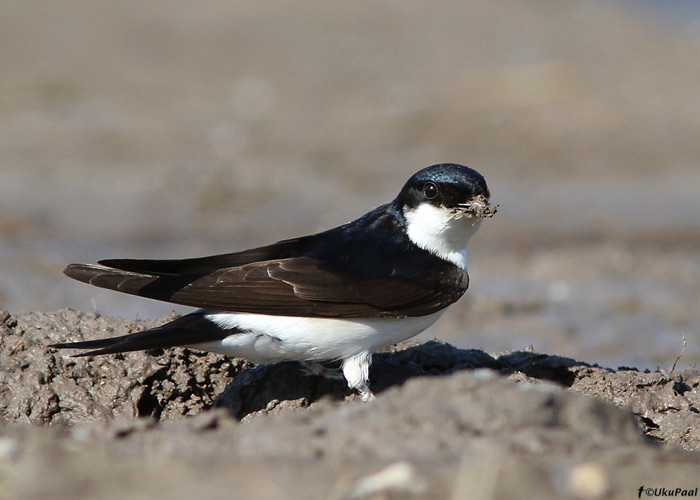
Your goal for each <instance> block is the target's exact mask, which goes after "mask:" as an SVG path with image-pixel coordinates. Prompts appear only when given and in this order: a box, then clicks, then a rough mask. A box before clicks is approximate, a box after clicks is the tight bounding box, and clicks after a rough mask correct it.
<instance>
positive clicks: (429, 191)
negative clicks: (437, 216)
mask: <svg viewBox="0 0 700 500" xmlns="http://www.w3.org/2000/svg"><path fill="white" fill-rule="evenodd" d="M423 195H424V196H425V197H426V198H428V199H429V200H432V199H433V198H435V197H436V196H437V195H438V187H437V184H435V183H434V182H426V183H425V184H424V185H423Z"/></svg>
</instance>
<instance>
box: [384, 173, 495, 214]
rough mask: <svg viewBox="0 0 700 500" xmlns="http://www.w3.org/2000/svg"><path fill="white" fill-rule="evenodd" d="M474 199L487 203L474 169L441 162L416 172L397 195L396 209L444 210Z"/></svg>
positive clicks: (486, 191)
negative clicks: (423, 206)
mask: <svg viewBox="0 0 700 500" xmlns="http://www.w3.org/2000/svg"><path fill="white" fill-rule="evenodd" d="M477 196H483V197H484V198H486V199H487V200H488V198H489V196H490V194H489V189H488V187H487V186H486V181H485V180H484V177H483V176H482V175H481V174H480V173H479V172H477V171H476V170H474V169H473V168H469V167H465V166H464V165H457V164H456V163H440V164H438V165H432V166H430V167H426V168H424V169H422V170H419V171H418V172H416V173H415V174H414V175H413V177H411V178H410V179H409V180H408V181H407V182H406V184H405V185H404V187H403V189H401V192H400V193H399V196H398V197H397V199H396V201H397V202H398V204H399V206H405V207H408V208H414V207H416V206H418V205H419V204H421V203H430V204H432V205H435V206H442V207H445V208H455V207H457V206H459V205H463V204H465V203H467V202H469V201H471V200H473V199H474V198H476V197H477Z"/></svg>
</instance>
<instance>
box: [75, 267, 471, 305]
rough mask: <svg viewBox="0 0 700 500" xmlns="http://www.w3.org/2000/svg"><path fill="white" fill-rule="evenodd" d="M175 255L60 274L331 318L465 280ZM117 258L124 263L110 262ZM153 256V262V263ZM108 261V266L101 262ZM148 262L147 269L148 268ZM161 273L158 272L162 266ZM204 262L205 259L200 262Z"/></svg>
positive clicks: (426, 298)
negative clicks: (435, 283) (439, 281)
mask: <svg viewBox="0 0 700 500" xmlns="http://www.w3.org/2000/svg"><path fill="white" fill-rule="evenodd" d="M192 261H193V259H188V260H187V261H185V264H184V267H183V269H184V272H182V273H178V272H177V265H176V264H175V261H166V262H167V265H163V264H160V263H161V262H162V261H134V260H131V261H103V262H101V263H100V264H98V265H92V264H71V265H69V266H68V267H67V268H66V269H65V271H64V272H65V274H66V275H67V276H69V277H71V278H74V279H77V280H79V281H82V282H85V283H89V284H91V285H95V286H98V287H102V288H107V289H110V290H117V291H120V292H124V293H129V294H133V295H139V296H142V297H149V298H152V299H157V300H163V301H166V302H172V303H176V304H182V305H188V306H193V307H201V308H205V309H215V310H222V311H235V312H249V313H260V314H276V315H287V316H315V317H336V318H353V317H355V318H357V317H361V318H372V317H385V318H398V317H406V316H423V315H426V314H431V313H433V312H436V311H438V310H440V309H442V308H444V307H446V306H447V305H448V304H450V303H452V302H454V301H456V300H457V299H458V298H459V297H460V296H461V295H462V293H463V292H464V290H466V283H465V284H464V286H463V289H461V287H459V286H458V287H456V288H457V289H456V290H454V291H453V292H449V293H447V294H446V293H442V292H440V291H438V290H437V289H435V288H434V287H430V286H427V285H425V286H424V285H423V284H422V283H420V282H419V284H416V282H415V281H414V280H411V281H409V280H401V279H396V278H390V277H382V278H374V279H363V278H357V277H353V276H347V275H344V274H338V273H335V272H332V271H329V270H326V269H324V268H323V266H322V265H321V263H320V262H319V261H317V260H315V259H310V258H306V257H297V258H287V259H276V260H268V261H262V262H253V263H249V264H245V265H240V266H234V267H224V268H220V269H216V270H213V271H212V270H211V268H210V267H209V268H207V269H206V272H192V271H193V269H194V270H195V271H199V270H200V269H202V266H201V265H200V266H194V267H193V266H192ZM121 262H128V263H129V264H130V265H129V266H127V265H124V267H128V268H129V270H125V269H118V268H116V267H112V266H111V265H118V264H119V263H121ZM154 263H155V265H154ZM106 264H107V265H106ZM149 266H154V271H152V272H149V268H148V267H149ZM166 267H167V269H168V273H167V274H166V273H164V272H162V270H163V269H164V268H166ZM204 267H206V266H204Z"/></svg>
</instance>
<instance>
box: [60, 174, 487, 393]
mask: <svg viewBox="0 0 700 500" xmlns="http://www.w3.org/2000/svg"><path fill="white" fill-rule="evenodd" d="M495 213H496V207H495V206H491V205H489V190H488V188H487V186H486V181H485V180H484V178H483V176H482V175H481V174H479V173H478V172H477V171H475V170H473V169H471V168H469V167H465V166H462V165H456V164H451V163H443V164H439V165H433V166H431V167H427V168H424V169H423V170H420V171H419V172H417V173H416V174H414V175H413V176H412V177H411V178H410V179H409V180H408V181H407V182H406V184H405V185H404V186H403V188H402V189H401V191H400V192H399V194H398V196H397V197H396V198H395V199H394V200H393V201H391V202H389V203H387V204H385V205H382V206H380V207H378V208H375V209H374V210H372V211H370V212H368V213H367V214H365V215H363V216H362V217H360V218H359V219H357V220H355V221H352V222H349V223H347V224H344V225H342V226H339V227H336V228H334V229H330V230H327V231H323V232H320V233H317V234H312V235H309V236H302V237H299V238H293V239H288V240H283V241H279V242H277V243H273V244H271V245H267V246H263V247H258V248H253V249H250V250H244V251H242V252H234V253H227V254H221V255H214V256H209V257H202V258H194V259H180V260H141V259H111V260H103V261H100V262H99V263H98V264H70V265H68V266H67V267H66V269H65V271H64V273H65V274H66V275H67V276H69V277H71V278H74V279H76V280H78V281H82V282H84V283H89V284H91V285H95V286H98V287H101V288H107V289H110V290H116V291H119V292H124V293H129V294H133V295H139V296H141V297H148V298H151V299H157V300H162V301H166V302H171V303H174V304H182V305H187V306H193V307H196V308H199V309H198V310H196V311H194V312H192V313H190V314H187V315H185V316H182V317H180V318H178V319H176V320H174V321H171V322H170V323H167V324H165V325H162V326H159V327H156V328H152V329H149V330H145V331H142V332H137V333H132V334H129V335H124V336H120V337H114V338H106V339H99V340H89V341H84V342H73V343H61V344H54V345H52V346H51V347H56V348H75V349H90V351H89V352H86V353H82V354H79V356H91V355H97V354H110V353H118V352H127V351H136V350H143V349H155V348H168V347H175V346H183V347H190V348H193V349H200V350H203V351H213V352H218V353H222V354H225V355H228V356H233V357H243V358H247V359H249V360H251V361H254V362H264V363H272V362H277V361H283V360H297V361H301V362H303V363H304V364H306V366H307V367H308V369H310V370H311V371H312V372H313V373H317V374H321V375H326V376H335V377H339V378H344V379H345V380H346V381H347V384H348V386H349V387H350V388H352V389H355V390H357V391H358V392H359V394H360V395H361V397H362V399H363V400H369V399H372V398H373V395H372V392H371V391H370V388H369V366H370V363H371V356H372V353H373V352H374V351H375V350H376V349H378V348H380V347H384V346H388V345H392V344H395V343H397V342H400V341H403V340H406V339H409V338H411V337H413V336H415V335H418V334H419V333H420V332H422V331H423V330H425V329H426V328H428V327H429V326H430V325H432V324H433V323H435V321H436V320H437V319H438V318H439V317H440V316H441V315H442V313H443V312H445V309H446V308H447V307H448V306H449V305H451V304H452V303H454V302H456V301H457V300H458V299H459V298H460V297H461V296H462V295H463V294H464V292H465V291H466V290H467V287H468V285H469V276H468V274H467V250H466V246H467V242H468V241H469V239H470V238H471V237H472V235H473V234H474V233H475V232H476V231H477V229H478V228H479V226H480V225H481V222H482V221H483V219H484V218H486V217H492V216H493V215H494V214H495ZM331 360H333V361H339V362H340V371H337V372H334V371H332V370H330V369H327V368H325V367H324V366H323V365H321V364H320V362H322V361H331Z"/></svg>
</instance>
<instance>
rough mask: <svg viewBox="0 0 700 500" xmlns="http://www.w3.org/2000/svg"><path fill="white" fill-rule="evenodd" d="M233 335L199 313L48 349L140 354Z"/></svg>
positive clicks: (93, 353) (61, 344)
mask: <svg viewBox="0 0 700 500" xmlns="http://www.w3.org/2000/svg"><path fill="white" fill-rule="evenodd" d="M232 333H235V331H233V330H222V329H221V328H219V327H218V326H217V325H215V324H214V323H212V322H211V321H209V320H208V319H206V317H205V316H204V314H203V313H202V312H195V313H192V314H188V315H187V316H182V317H181V318H178V319H176V320H174V321H171V322H170V323H167V324H165V325H162V326H157V327H155V328H151V329H149V330H144V331H142V332H136V333H131V334H129V335H122V336H120V337H112V338H108V339H97V340H87V341H83V342H63V343H59V344H52V345H50V346H49V347H53V348H56V349H90V351H88V352H83V353H80V354H76V355H74V356H75V357H82V356H95V355H98V354H113V353H118V352H130V351H143V350H147V349H165V348H168V347H178V346H187V345H193V344H198V343H201V342H209V341H214V340H220V339H223V338H225V337H227V336H228V335H231V334H232Z"/></svg>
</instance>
